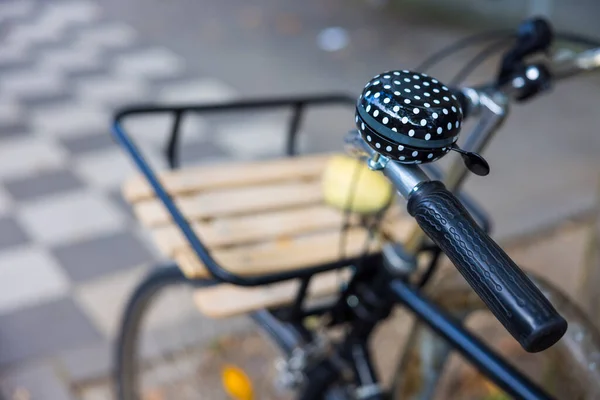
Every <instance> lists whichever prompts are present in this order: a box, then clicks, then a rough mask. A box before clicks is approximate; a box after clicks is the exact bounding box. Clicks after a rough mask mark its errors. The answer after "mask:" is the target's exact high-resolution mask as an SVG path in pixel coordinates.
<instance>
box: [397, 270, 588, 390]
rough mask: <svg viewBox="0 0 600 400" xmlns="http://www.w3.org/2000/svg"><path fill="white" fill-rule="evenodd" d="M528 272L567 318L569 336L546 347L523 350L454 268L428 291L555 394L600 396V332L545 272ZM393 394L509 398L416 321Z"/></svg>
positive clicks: (441, 276) (441, 305)
mask: <svg viewBox="0 0 600 400" xmlns="http://www.w3.org/2000/svg"><path fill="white" fill-rule="evenodd" d="M528 275H529V277H530V278H531V279H532V281H533V282H534V283H535V284H536V285H537V286H538V287H539V288H540V290H541V291H542V292H543V293H544V295H545V296H546V297H547V298H548V299H549V300H550V301H551V302H552V304H553V305H554V306H555V307H556V309H557V310H558V311H559V312H560V313H561V315H563V316H564V317H565V318H566V319H567V321H568V323H569V329H568V331H567V333H566V334H565V336H564V337H563V338H562V339H561V340H560V341H559V342H558V343H557V344H556V345H554V346H553V347H551V348H550V349H548V350H546V351H544V352H542V353H536V354H531V353H526V352H525V351H524V350H522V349H521V348H520V347H519V345H518V344H517V343H516V342H515V341H514V340H513V339H512V338H510V337H509V336H508V334H507V333H506V332H505V330H504V329H502V327H501V326H500V324H499V323H498V321H496V320H495V319H494V318H493V316H492V315H491V313H490V312H489V311H488V309H487V308H486V307H485V305H484V304H483V302H482V301H481V300H480V299H479V297H477V296H476V295H475V293H474V292H473V290H472V289H471V288H470V287H469V285H468V284H467V283H466V281H465V280H464V279H462V277H461V276H460V275H459V274H458V272H457V271H456V270H454V269H451V270H447V271H445V273H444V274H440V277H439V278H440V279H436V281H435V282H432V285H431V286H429V287H428V288H427V292H428V294H429V295H430V296H431V298H432V299H433V300H434V301H435V302H436V303H437V304H438V305H439V306H440V307H442V308H444V309H445V310H446V311H447V312H449V313H451V314H452V315H454V316H455V317H457V318H459V319H461V320H463V321H464V322H465V323H466V325H467V326H469V327H470V328H471V329H472V331H473V332H474V333H475V334H476V335H478V336H480V337H481V338H483V339H484V340H485V341H486V342H487V343H488V344H490V345H491V346H492V347H493V348H495V349H496V350H497V351H498V352H499V353H501V354H503V356H505V357H506V358H507V359H508V360H509V361H511V362H512V363H513V364H514V365H515V366H516V367H517V368H518V369H520V370H521V371H522V372H524V373H526V374H527V375H528V376H529V377H530V378H532V379H533V380H534V381H536V382H537V383H538V384H539V385H540V386H542V387H543V388H544V389H545V390H546V391H547V392H548V393H549V394H551V395H552V396H554V397H555V398H557V399H563V398H568V399H581V400H583V399H597V398H600V364H597V363H598V362H599V361H600V334H599V333H598V332H597V330H596V329H595V328H594V326H593V325H592V324H591V322H590V321H589V320H588V319H587V318H586V316H585V314H584V313H583V312H582V311H581V310H580V309H579V307H578V306H577V305H575V304H574V303H573V302H572V301H571V300H570V299H569V298H568V297H567V296H565V295H564V294H563V293H562V292H561V291H560V290H559V289H557V288H556V287H555V286H553V285H552V284H550V283H549V282H548V281H546V280H545V279H543V278H541V277H538V276H535V275H534V274H531V273H528ZM392 394H393V395H392V398H393V399H397V400H400V399H402V400H417V399H418V400H430V399H442V398H461V399H464V400H470V399H492V398H493V399H509V397H506V395H505V394H503V393H502V392H501V391H500V390H498V389H497V388H495V386H493V385H492V384H491V383H490V382H489V381H487V380H486V379H485V378H484V377H483V376H482V375H480V374H479V373H478V372H477V371H476V370H475V369H474V368H473V367H471V366H470V365H468V364H467V363H466V362H465V361H463V360H462V359H461V358H460V357H459V356H458V355H457V354H453V353H452V352H451V348H450V347H449V346H448V345H447V344H446V343H445V342H444V341H443V340H442V339H441V338H440V337H439V336H437V335H436V334H435V333H433V332H432V331H430V330H429V328H427V327H426V326H424V325H423V324H420V323H418V322H417V323H415V325H414V326H413V329H412V331H411V333H410V336H409V339H408V341H407V343H406V346H405V352H404V354H403V357H402V358H401V360H400V362H399V364H398V366H397V369H396V372H395V374H394V379H393V383H392ZM494 396H495V397H494Z"/></svg>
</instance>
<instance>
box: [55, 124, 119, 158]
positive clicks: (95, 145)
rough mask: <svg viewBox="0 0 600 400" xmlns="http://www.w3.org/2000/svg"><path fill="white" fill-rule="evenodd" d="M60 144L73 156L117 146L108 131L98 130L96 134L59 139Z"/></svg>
mask: <svg viewBox="0 0 600 400" xmlns="http://www.w3.org/2000/svg"><path fill="white" fill-rule="evenodd" d="M61 143H62V145H63V146H64V147H65V148H66V149H67V150H68V151H69V152H70V153H71V155H73V156H78V155H82V154H87V153H91V152H94V151H98V150H104V149H109V148H114V147H116V146H117V144H116V143H115V141H114V140H113V138H112V136H111V135H110V133H109V132H108V130H106V131H102V130H100V131H99V132H97V133H91V134H89V135H85V136H74V137H68V138H63V139H61Z"/></svg>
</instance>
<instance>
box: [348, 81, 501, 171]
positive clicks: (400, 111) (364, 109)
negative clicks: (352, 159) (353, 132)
mask: <svg viewBox="0 0 600 400" xmlns="http://www.w3.org/2000/svg"><path fill="white" fill-rule="evenodd" d="M462 122H463V110H462V107H461V104H460V101H459V100H458V98H457V97H456V95H455V94H454V93H452V91H451V90H450V89H449V88H448V87H446V86H445V85H444V84H443V83H441V82H440V81H438V80H437V79H435V78H432V77H430V76H427V75H425V74H421V73H417V72H413V71H408V70H402V71H388V72H384V73H382V74H379V75H376V76H375V77H374V78H373V79H372V80H370V81H369V82H368V83H367V85H366V86H365V88H364V89H363V92H362V94H361V95H360V97H359V99H358V103H357V106H356V126H357V128H358V131H359V132H360V134H361V136H362V138H363V139H364V140H366V142H367V143H368V144H369V146H370V147H371V148H372V149H373V150H375V151H376V152H377V153H380V154H381V155H384V156H386V157H388V158H390V159H392V160H395V161H398V162H400V163H404V164H420V163H427V162H432V161H435V160H438V159H440V158H441V157H443V156H445V155H446V154H447V153H448V152H449V151H450V150H455V151H457V152H459V153H460V154H461V156H462V157H463V159H464V160H465V163H466V164H467V167H468V168H469V169H470V170H471V171H472V172H474V173H476V174H478V175H487V173H488V172H489V166H488V165H487V162H486V161H485V160H484V159H483V158H482V157H481V156H479V155H478V154H475V153H471V152H467V151H464V150H461V149H460V148H459V147H458V146H457V145H456V141H457V140H458V134H459V132H460V128H461V124H462Z"/></svg>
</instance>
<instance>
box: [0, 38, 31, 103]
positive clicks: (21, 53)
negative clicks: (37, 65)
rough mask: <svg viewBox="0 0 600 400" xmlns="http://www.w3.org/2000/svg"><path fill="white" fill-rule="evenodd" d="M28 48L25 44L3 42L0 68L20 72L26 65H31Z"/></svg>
mask: <svg viewBox="0 0 600 400" xmlns="http://www.w3.org/2000/svg"><path fill="white" fill-rule="evenodd" d="M28 50H29V49H28V48H27V47H26V46H23V45H15V44H3V46H2V47H1V48H0V68H1V69H2V71H3V72H4V71H8V72H13V73H14V72H18V71H20V70H22V69H23V67H24V66H27V67H29V64H30V62H29V61H30V60H29V53H28ZM3 95H6V93H3Z"/></svg>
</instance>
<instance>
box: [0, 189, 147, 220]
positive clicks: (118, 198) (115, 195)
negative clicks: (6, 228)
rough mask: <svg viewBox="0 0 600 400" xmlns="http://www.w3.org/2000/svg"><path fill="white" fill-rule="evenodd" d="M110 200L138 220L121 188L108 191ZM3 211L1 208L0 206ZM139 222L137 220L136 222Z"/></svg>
mask: <svg viewBox="0 0 600 400" xmlns="http://www.w3.org/2000/svg"><path fill="white" fill-rule="evenodd" d="M107 196H108V198H109V199H110V201H111V202H112V203H113V204H115V205H116V206H117V208H118V209H119V210H121V211H122V212H123V214H124V215H126V216H127V217H128V218H129V219H130V220H131V221H132V222H133V221H137V219H136V216H135V214H134V212H133V208H132V207H131V204H129V203H128V202H127V201H126V200H125V198H123V194H122V193H121V188H115V189H112V190H109V191H108V194H107ZM0 211H1V208H0ZM135 224H137V222H135Z"/></svg>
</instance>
